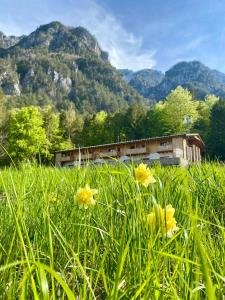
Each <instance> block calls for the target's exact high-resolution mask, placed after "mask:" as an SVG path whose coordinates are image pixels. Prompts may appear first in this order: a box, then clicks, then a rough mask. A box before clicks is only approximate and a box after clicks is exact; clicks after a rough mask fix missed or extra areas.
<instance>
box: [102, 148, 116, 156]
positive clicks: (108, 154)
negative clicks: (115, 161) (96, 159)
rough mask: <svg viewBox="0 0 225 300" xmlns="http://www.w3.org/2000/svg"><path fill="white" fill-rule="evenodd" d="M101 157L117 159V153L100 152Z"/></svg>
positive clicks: (112, 151) (114, 151) (113, 151)
mask: <svg viewBox="0 0 225 300" xmlns="http://www.w3.org/2000/svg"><path fill="white" fill-rule="evenodd" d="M99 156H100V157H116V156H117V151H116V150H111V151H105V152H99Z"/></svg>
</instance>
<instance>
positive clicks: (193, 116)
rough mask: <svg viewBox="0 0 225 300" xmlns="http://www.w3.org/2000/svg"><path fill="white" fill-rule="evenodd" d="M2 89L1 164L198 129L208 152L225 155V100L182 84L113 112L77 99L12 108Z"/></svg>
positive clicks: (45, 158) (48, 159)
mask: <svg viewBox="0 0 225 300" xmlns="http://www.w3.org/2000/svg"><path fill="white" fill-rule="evenodd" d="M7 101H8V99H7V98H6V97H5V96H4V95H3V93H0V130H1V134H0V137H1V164H9V163H10V162H13V163H19V162H21V161H24V160H33V159H35V160H39V161H41V162H42V163H50V162H51V161H52V158H53V154H54V151H56V150H60V149H69V148H71V147H82V146H88V145H97V144H103V143H114V142H118V141H125V140H131V139H140V138H147V137H155V136H161V135H169V134H180V133H192V132H196V133H199V134H200V136H201V137H202V139H203V141H204V142H205V144H206V153H207V155H208V156H210V157H212V158H218V159H221V160H225V101H224V100H222V99H219V98H218V97H216V96H214V95H208V96H206V98H205V100H204V101H199V100H196V99H194V98H193V96H192V94H191V92H189V91H188V90H187V89H184V88H182V87H180V86H179V87H177V88H176V89H175V90H173V91H171V93H170V94H169V95H168V96H167V98H166V99H165V101H160V102H158V103H155V104H154V105H151V106H150V105H148V104H147V103H134V104H132V105H130V106H129V108H128V109H126V110H123V111H118V112H116V113H113V114H112V113H109V112H106V111H100V112H97V113H95V114H90V113H86V114H85V113H80V112H79V111H78V110H77V109H76V107H75V105H74V104H73V103H70V104H69V105H68V106H67V108H66V109H64V110H61V111H57V110H56V108H55V107H54V106H51V105H46V106H42V107H39V106H33V105H32V106H31V105H28V106H25V107H21V108H12V109H10V110H9V109H7Z"/></svg>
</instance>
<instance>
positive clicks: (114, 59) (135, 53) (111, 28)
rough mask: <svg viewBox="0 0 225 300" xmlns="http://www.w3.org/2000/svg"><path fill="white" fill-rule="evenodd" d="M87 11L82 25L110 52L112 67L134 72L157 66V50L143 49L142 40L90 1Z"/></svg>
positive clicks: (82, 19)
mask: <svg viewBox="0 0 225 300" xmlns="http://www.w3.org/2000/svg"><path fill="white" fill-rule="evenodd" d="M87 9H88V11H87ZM85 10H86V17H85V18H81V23H82V25H83V26H85V27H87V28H88V29H89V30H90V31H91V32H92V33H94V35H95V36H96V38H97V39H98V41H99V43H100V45H101V47H102V48H103V49H104V50H106V51H108V52H109V59H110V61H111V63H112V65H114V66H115V67H117V68H128V69H132V70H140V69H143V68H152V67H154V66H155V65H156V61H155V58H154V55H155V53H156V50H153V49H143V43H142V38H141V37H136V36H134V34H133V33H131V32H129V31H127V30H126V29H125V28H124V27H123V26H122V24H121V23H120V22H119V20H117V19H116V18H115V16H113V15H112V14H110V13H109V12H107V11H106V10H105V9H103V8H102V7H100V6H99V5H97V4H96V3H95V2H93V1H88V6H87V7H86V9H85ZM81 14H82V11H81Z"/></svg>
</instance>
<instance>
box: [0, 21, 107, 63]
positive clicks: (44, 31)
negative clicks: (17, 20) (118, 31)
mask: <svg viewBox="0 0 225 300" xmlns="http://www.w3.org/2000/svg"><path fill="white" fill-rule="evenodd" d="M2 40H3V38H2ZM0 42H1V36H0ZM11 46H12V47H11ZM11 46H10V47H2V48H9V49H8V51H4V52H3V54H5V55H7V54H9V52H10V53H12V52H13V51H15V48H16V49H21V50H23V49H24V50H32V49H36V50H38V49H40V50H47V51H48V52H52V53H60V52H61V53H62V52H63V53H69V54H75V55H78V56H79V55H80V54H81V53H82V54H84V53H89V55H93V54H95V55H96V56H97V57H99V58H100V59H103V60H106V61H107V60H108V54H107V53H106V52H105V51H102V49H101V48H100V46H99V44H98V41H97V40H96V38H95V37H94V36H93V35H92V34H91V33H90V32H89V31H88V30H86V29H85V28H83V27H69V26H65V25H63V24H62V23H60V22H58V21H53V22H51V23H49V24H45V25H41V26H39V27H38V28H37V29H36V30H35V31H33V32H32V33H31V34H29V35H28V36H25V37H23V38H21V39H19V41H18V42H17V43H13V44H12V45H11ZM16 51H17V50H16Z"/></svg>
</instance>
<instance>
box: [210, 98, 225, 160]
mask: <svg viewBox="0 0 225 300" xmlns="http://www.w3.org/2000/svg"><path fill="white" fill-rule="evenodd" d="M208 145H209V150H210V152H211V154H212V155H214V156H216V157H217V158H219V159H223V160H225V101H223V100H220V101H218V102H216V103H215V104H214V106H213V108H212V113H211V117H210V132H209V140H208Z"/></svg>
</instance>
